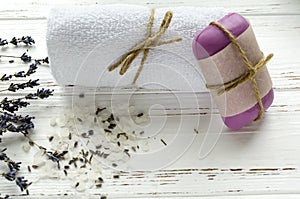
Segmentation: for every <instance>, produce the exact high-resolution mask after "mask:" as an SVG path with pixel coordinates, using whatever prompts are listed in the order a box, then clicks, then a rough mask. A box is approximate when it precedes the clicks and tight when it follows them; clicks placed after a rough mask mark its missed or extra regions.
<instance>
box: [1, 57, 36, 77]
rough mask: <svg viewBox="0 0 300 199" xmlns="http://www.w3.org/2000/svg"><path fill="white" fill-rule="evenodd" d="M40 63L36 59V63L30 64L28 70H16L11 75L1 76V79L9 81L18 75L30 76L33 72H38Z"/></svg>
mask: <svg viewBox="0 0 300 199" xmlns="http://www.w3.org/2000/svg"><path fill="white" fill-rule="evenodd" d="M39 64H40V62H37V61H35V62H34V63H32V64H30V65H29V68H28V70H27V71H26V72H25V71H19V72H16V73H14V74H11V75H7V74H4V75H3V76H2V77H1V78H0V81H8V80H11V79H12V78H13V77H16V78H24V77H29V76H30V75H32V74H34V73H35V72H36V69H37V68H38V65H39Z"/></svg>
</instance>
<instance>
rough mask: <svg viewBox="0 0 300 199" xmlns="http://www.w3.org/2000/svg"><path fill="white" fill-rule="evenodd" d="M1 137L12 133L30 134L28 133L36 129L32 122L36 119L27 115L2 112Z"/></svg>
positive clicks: (0, 116)
mask: <svg viewBox="0 0 300 199" xmlns="http://www.w3.org/2000/svg"><path fill="white" fill-rule="evenodd" d="M0 113H1V115H0V135H3V133H6V132H8V131H10V132H16V133H22V134H23V135H26V134H28V131H29V130H31V129H33V128H34V124H33V122H32V120H33V119H34V117H32V116H29V115H26V116H22V115H17V114H10V113H7V112H2V111H0ZM0 142H1V140H0Z"/></svg>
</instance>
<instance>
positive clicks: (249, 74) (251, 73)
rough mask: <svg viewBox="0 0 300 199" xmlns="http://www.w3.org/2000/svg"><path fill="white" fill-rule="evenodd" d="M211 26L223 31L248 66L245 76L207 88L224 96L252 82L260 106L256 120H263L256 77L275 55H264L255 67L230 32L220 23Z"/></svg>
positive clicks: (262, 109)
mask: <svg viewBox="0 0 300 199" xmlns="http://www.w3.org/2000/svg"><path fill="white" fill-rule="evenodd" d="M210 24H211V25H214V26H216V27H217V28H219V29H220V30H221V31H223V33H224V34H225V35H226V36H227V37H228V38H229V40H230V41H231V42H232V43H233V45H234V46H235V47H236V48H237V50H238V52H239V54H240V56H241V58H242V60H243V62H244V64H245V65H246V66H247V71H246V72H245V73H244V74H242V75H241V76H239V77H237V78H235V79H233V80H231V81H229V82H226V83H223V84H218V85H206V87H207V88H208V89H211V90H217V93H218V95H222V94H223V93H225V92H228V91H230V90H232V89H234V88H236V87H237V86H239V85H240V84H242V83H244V82H246V81H248V80H250V81H251V82H252V85H253V88H254V92H255V96H256V98H257V101H258V105H259V114H258V116H257V118H256V119H255V120H259V119H261V118H262V116H263V113H264V106H263V102H262V97H261V94H260V91H259V88H258V85H257V82H256V79H255V76H256V74H257V72H258V71H259V70H260V69H262V68H263V67H265V65H266V64H267V62H268V61H269V60H270V59H271V58H272V57H273V54H269V55H268V56H267V57H264V55H263V53H262V58H261V59H260V60H259V62H258V63H257V64H255V65H253V64H252V63H251V61H250V60H249V59H248V57H247V55H246V52H245V51H244V50H243V49H242V47H241V45H240V44H239V43H238V41H237V40H236V38H235V37H234V36H233V35H232V33H231V32H230V31H228V30H227V29H226V28H225V27H224V26H223V25H222V24H220V23H218V22H211V23H210Z"/></svg>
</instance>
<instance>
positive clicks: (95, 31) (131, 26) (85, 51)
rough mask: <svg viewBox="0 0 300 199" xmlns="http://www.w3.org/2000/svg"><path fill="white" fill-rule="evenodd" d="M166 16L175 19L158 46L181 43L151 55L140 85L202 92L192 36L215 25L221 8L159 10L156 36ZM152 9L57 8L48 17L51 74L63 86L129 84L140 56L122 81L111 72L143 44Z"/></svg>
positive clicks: (132, 6) (114, 85)
mask: <svg viewBox="0 0 300 199" xmlns="http://www.w3.org/2000/svg"><path fill="white" fill-rule="evenodd" d="M167 11H172V12H173V19H172V21H171V24H170V26H169V28H168V29H167V31H166V32H165V34H164V35H163V36H162V37H161V39H160V41H162V40H165V39H172V38H174V37H181V38H182V39H183V40H182V41H180V42H175V43H171V44H166V45H162V46H159V47H156V48H154V49H151V50H150V53H149V55H148V58H147V60H146V63H145V65H144V67H143V70H142V72H141V74H140V76H139V78H138V80H137V86H139V87H144V88H156V89H168V90H169V89H170V90H194V91H202V90H203V89H204V87H205V86H204V81H203V78H202V76H201V73H200V71H199V69H198V65H197V61H196V59H195V58H194V55H193V51H192V40H193V38H194V36H195V35H196V34H197V33H198V32H200V31H201V30H202V29H203V28H205V27H206V26H207V25H208V24H209V23H210V22H211V21H214V20H218V19H219V18H222V17H223V16H224V15H225V14H226V11H225V10H224V9H222V8H202V7H169V8H157V9H155V16H154V24H153V29H152V33H155V32H156V31H157V30H158V29H159V26H160V24H161V21H162V19H163V18H164V15H165V13H166V12H167ZM150 13H151V9H150V8H149V7H145V6H137V5H122V4H115V5H100V6H78V7H58V8H53V9H52V10H51V12H50V15H49V18H48V31H47V47H48V54H49V58H50V62H51V69H52V74H53V76H54V77H55V79H56V81H57V82H58V83H59V84H61V85H81V86H89V87H116V86H118V87H119V86H120V87H123V86H128V85H130V84H131V82H132V80H133V78H134V75H135V73H136V71H137V69H138V67H139V65H140V62H141V58H142V54H143V53H141V54H140V55H139V56H138V57H137V58H136V59H135V60H134V62H133V63H132V65H131V66H130V68H129V70H128V71H127V72H126V73H125V74H124V75H123V76H121V75H120V74H119V71H120V67H119V68H117V69H116V70H114V71H112V72H108V67H109V66H110V65H111V64H112V63H114V62H115V61H117V60H118V58H120V56H121V55H123V54H124V53H126V52H128V51H129V50H131V49H132V48H133V47H134V46H135V45H136V44H137V43H139V42H141V41H143V40H144V39H145V35H146V33H147V26H148V22H149V17H150Z"/></svg>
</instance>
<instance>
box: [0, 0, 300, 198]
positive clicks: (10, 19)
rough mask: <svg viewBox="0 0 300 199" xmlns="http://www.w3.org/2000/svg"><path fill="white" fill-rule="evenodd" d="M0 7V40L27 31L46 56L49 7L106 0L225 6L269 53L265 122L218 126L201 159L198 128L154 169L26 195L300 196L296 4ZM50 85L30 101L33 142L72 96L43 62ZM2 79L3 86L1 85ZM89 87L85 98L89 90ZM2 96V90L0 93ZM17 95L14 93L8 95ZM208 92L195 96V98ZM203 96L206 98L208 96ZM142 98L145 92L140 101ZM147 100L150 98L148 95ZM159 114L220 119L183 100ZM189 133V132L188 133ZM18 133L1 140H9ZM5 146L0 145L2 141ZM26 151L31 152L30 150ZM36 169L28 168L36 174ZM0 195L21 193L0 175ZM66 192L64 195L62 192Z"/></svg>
mask: <svg viewBox="0 0 300 199" xmlns="http://www.w3.org/2000/svg"><path fill="white" fill-rule="evenodd" d="M1 3H2V4H3V5H5V6H1V8H0V26H1V33H0V37H1V38H10V37H12V36H17V35H23V34H28V35H31V36H32V37H33V38H35V40H36V42H37V45H36V47H32V48H30V54H31V55H32V56H34V57H43V56H45V55H46V54H47V49H46V41H45V33H46V16H47V12H48V11H49V9H50V8H51V7H52V6H61V5H73V4H75V5H95V4H107V3H131V4H141V5H148V6H151V7H160V6H182V5H191V6H224V7H226V8H228V9H229V10H230V11H236V12H240V13H242V14H243V15H245V16H247V18H248V19H249V20H250V22H251V24H252V26H253V29H254V31H255V34H256V36H257V40H258V43H259V44H260V47H261V49H262V50H263V51H264V52H265V53H266V54H267V53H271V52H272V53H274V54H275V57H274V59H272V61H271V62H270V63H269V64H268V68H269V71H270V74H271V77H272V79H273V83H274V90H275V101H274V103H273V105H272V106H271V108H270V109H269V110H268V112H267V113H266V117H265V118H264V120H263V122H262V123H261V124H260V125H258V124H252V125H250V126H248V127H246V128H244V129H242V130H241V131H239V132H231V131H229V130H227V129H223V132H222V134H221V135H220V138H219V140H218V142H217V144H216V145H215V147H214V148H213V150H212V151H210V153H209V154H208V155H207V156H206V157H205V158H204V159H199V157H198V153H199V147H200V146H201V144H202V143H203V141H204V139H205V136H206V132H205V131H201V128H200V132H199V134H198V135H197V136H196V138H195V141H194V142H193V144H192V145H191V146H190V147H189V149H188V150H187V151H186V152H185V153H184V155H183V156H182V157H181V158H180V159H178V161H176V162H175V163H174V164H172V165H171V166H169V167H168V168H163V169H160V170H158V171H156V172H152V173H144V172H132V173H121V174H120V178H119V179H113V178H112V176H111V175H110V172H111V171H109V170H108V171H106V172H105V174H104V175H106V176H105V177H106V178H105V179H106V182H105V183H104V185H103V187H102V188H101V189H95V188H93V189H90V190H89V191H88V192H87V193H85V194H83V193H80V192H77V191H75V190H74V187H73V184H72V182H70V181H69V180H59V181H57V180H55V179H46V180H40V181H38V182H36V183H34V184H33V185H32V186H31V187H30V193H31V195H30V196H29V197H26V198H45V199H48V198H58V197H59V198H74V197H76V198H79V197H82V198H99V197H100V194H104V195H107V196H108V198H149V199H150V198H200V197H203V198H216V199H225V198H226V199H231V198H234V199H236V198H241V199H246V198H247V199H248V198H249V199H256V198H266V199H269V198H299V197H300V158H299V153H300V143H299V140H300V131H299V130H300V101H299V99H300V56H299V55H300V54H299V46H300V25H299V21H300V1H298V0H287V1H285V0H267V1H259V0H253V1H234V0H230V1H218V0H211V1H205V0H187V1H181V0H175V1H159V0H155V1H148V0H142V1H137V0H122V1H117V0H113V1H109V0H101V1H99V0H78V1H76V2H75V3H74V1H71V0H60V1H59V0H53V1H46V0H10V1H8V0H3V1H1ZM24 50H25V48H21V49H1V53H5V54H15V53H16V52H19V53H23V51H24ZM16 63H17V64H13V65H12V64H6V63H5V61H3V59H1V63H0V64H1V74H2V73H9V72H12V71H15V70H16V69H17V68H18V67H17V65H21V63H18V62H16ZM36 77H38V78H40V81H41V82H42V83H43V84H44V85H46V86H47V87H49V88H53V89H55V90H56V92H55V96H53V97H52V98H51V99H49V100H47V101H42V102H41V103H33V105H32V108H31V109H30V111H31V113H33V114H34V115H35V116H37V118H38V119H37V121H36V125H37V132H36V134H35V135H34V139H35V140H37V141H39V142H42V143H43V142H46V140H47V139H48V137H47V136H48V135H47V129H49V118H51V117H52V116H55V115H59V114H61V112H62V109H63V108H64V107H65V106H66V105H67V103H68V102H69V101H68V99H70V98H73V97H74V96H77V95H78V92H76V93H73V92H72V88H61V87H59V86H58V85H57V84H56V83H55V81H54V79H53V78H52V76H51V73H50V69H49V68H48V67H41V68H40V71H39V72H38V74H37V75H36ZM2 86H3V83H1V87H2ZM93 92H94V91H93V90H87V91H86V93H87V95H93ZM97 93H98V95H99V96H100V98H101V99H103V100H107V99H108V98H106V97H105V95H104V93H105V92H103V91H98V92H97ZM6 94H8V93H1V97H3V96H4V95H6ZM10 95H13V96H17V94H10ZM205 95H207V94H201V93H199V100H201V99H202V96H203V97H204V96H205ZM206 97H207V96H206ZM145 100H147V97H146V98H145ZM148 100H149V99H148ZM167 108H168V109H167V111H166V113H165V114H167V115H169V116H170V117H171V118H173V119H174V120H175V119H176V118H178V117H181V116H182V117H191V120H192V119H193V118H196V117H203V118H204V121H205V118H206V119H207V118H208V117H216V118H217V117H218V114H217V111H216V110H213V111H212V112H211V113H209V114H207V115H201V112H200V111H199V110H195V108H194V107H193V106H191V105H189V103H186V104H185V105H184V106H183V107H176V106H175V105H173V104H172V103H170V104H169V107H167ZM189 132H192V128H191V131H190V129H188V130H187V135H188V133H189ZM17 139H20V138H11V137H9V136H8V137H6V138H5V140H6V141H9V142H8V143H7V144H11V142H14V141H15V140H17ZM4 147H5V146H4ZM21 151H22V146H20V145H16V146H15V148H14V151H13V152H10V153H11V155H13V156H14V158H15V159H19V160H22V162H23V164H24V165H30V164H32V157H30V154H28V155H26V157H24V156H23V157H22V156H20V155H19V154H22V153H18V152H21ZM30 153H32V154H34V150H33V151H31V152H30ZM35 175H37V173H34V172H33V173H31V174H30V175H29V178H30V179H34V178H35V177H37V176H35ZM0 192H1V193H2V192H3V193H15V194H13V197H14V198H24V196H22V195H20V192H19V190H17V189H16V188H15V186H11V184H9V183H6V181H3V180H2V179H0ZM65 194H66V195H65Z"/></svg>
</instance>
